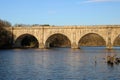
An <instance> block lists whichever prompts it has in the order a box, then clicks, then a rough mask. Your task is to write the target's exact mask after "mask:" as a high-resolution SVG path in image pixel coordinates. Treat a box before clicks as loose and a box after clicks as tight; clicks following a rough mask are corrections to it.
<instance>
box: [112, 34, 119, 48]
mask: <svg viewBox="0 0 120 80" xmlns="http://www.w3.org/2000/svg"><path fill="white" fill-rule="evenodd" d="M113 46H114V47H120V34H119V35H118V36H117V37H116V38H115V40H114V41H113Z"/></svg>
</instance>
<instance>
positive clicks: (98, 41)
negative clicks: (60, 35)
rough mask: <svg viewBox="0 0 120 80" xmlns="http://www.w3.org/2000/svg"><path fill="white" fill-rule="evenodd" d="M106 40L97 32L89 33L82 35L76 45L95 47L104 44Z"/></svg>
mask: <svg viewBox="0 0 120 80" xmlns="http://www.w3.org/2000/svg"><path fill="white" fill-rule="evenodd" d="M105 45H106V42H105V40H104V39H103V37H101V36H100V35H99V34H96V33H89V34H86V35H84V36H83V37H82V38H81V39H80V40H79V43H78V46H79V47H80V46H83V47H84V46H88V47H89V46H92V47H97V46H99V47H100V46H105Z"/></svg>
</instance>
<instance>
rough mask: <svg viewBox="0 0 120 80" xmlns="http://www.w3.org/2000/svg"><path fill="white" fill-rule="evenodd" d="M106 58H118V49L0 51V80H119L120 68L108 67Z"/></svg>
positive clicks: (117, 66)
mask: <svg viewBox="0 0 120 80" xmlns="http://www.w3.org/2000/svg"><path fill="white" fill-rule="evenodd" d="M106 54H107V55H109V54H116V55H117V56H118V57H120V49H119V48H118V49H114V50H110V51H109V50H106V49H105V48H104V47H97V48H95V47H83V48H81V49H76V50H73V49H70V48H52V49H44V50H41V49H13V50H0V80H120V65H119V64H118V65H113V66H110V65H107V63H106V62H105V59H104V58H105V56H106ZM95 61H96V63H95Z"/></svg>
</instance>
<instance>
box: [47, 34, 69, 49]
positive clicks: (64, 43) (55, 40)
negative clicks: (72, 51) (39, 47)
mask: <svg viewBox="0 0 120 80" xmlns="http://www.w3.org/2000/svg"><path fill="white" fill-rule="evenodd" d="M45 46H46V48H51V47H52V48H55V47H57V48H62V47H66V48H67V47H70V46H71V42H70V40H69V39H68V37H67V36H65V35H63V34H53V35H51V36H50V37H49V38H48V39H47V40H46V43H45Z"/></svg>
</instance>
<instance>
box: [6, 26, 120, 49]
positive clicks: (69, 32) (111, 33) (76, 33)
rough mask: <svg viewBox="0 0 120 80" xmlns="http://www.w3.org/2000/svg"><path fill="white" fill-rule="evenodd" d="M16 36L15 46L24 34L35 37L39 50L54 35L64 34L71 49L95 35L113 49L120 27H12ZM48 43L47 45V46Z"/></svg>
mask: <svg viewBox="0 0 120 80" xmlns="http://www.w3.org/2000/svg"><path fill="white" fill-rule="evenodd" d="M8 30H10V31H11V32H12V33H13V34H14V36H13V37H14V41H13V43H14V46H19V45H18V44H15V41H16V39H17V38H18V37H19V36H21V35H23V34H30V35H33V36H34V37H35V38H36V39H37V40H38V42H39V48H45V47H46V45H47V46H49V45H48V43H47V42H46V41H47V39H48V38H49V37H50V36H52V35H54V34H62V35H64V36H66V37H67V38H68V39H69V40H70V42H71V48H78V43H79V41H80V40H81V38H82V37H83V36H85V35H87V34H91V33H95V34H97V35H99V36H101V37H102V38H103V40H104V41H105V43H106V48H108V49H111V48H112V47H113V45H114V43H115V40H116V38H117V37H118V36H119V34H120V25H93V26H33V27H24V26H23V27H12V28H11V29H8ZM46 43H47V44H46Z"/></svg>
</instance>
